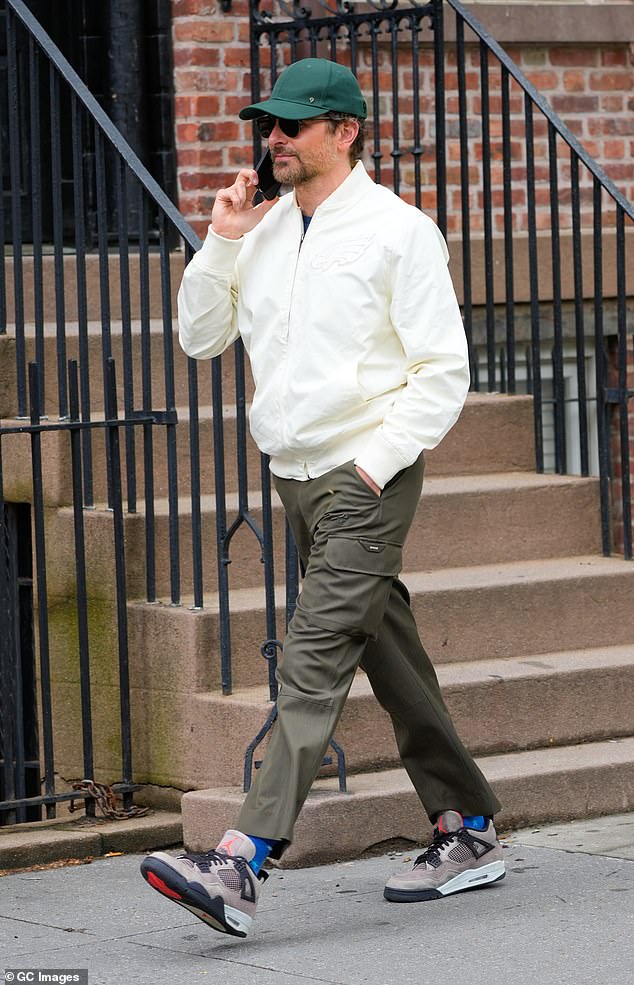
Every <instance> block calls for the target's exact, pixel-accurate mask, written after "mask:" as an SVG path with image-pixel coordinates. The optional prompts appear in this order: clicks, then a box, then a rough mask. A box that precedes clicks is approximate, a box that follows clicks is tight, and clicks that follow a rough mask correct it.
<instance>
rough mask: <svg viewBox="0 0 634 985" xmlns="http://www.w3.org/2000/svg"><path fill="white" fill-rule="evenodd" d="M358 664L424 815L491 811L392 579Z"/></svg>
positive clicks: (494, 805)
mask: <svg viewBox="0 0 634 985" xmlns="http://www.w3.org/2000/svg"><path fill="white" fill-rule="evenodd" d="M361 666H362V668H363V670H364V671H365V672H366V674H367V676H368V680H369V681H370V685H371V687H372V690H373V691H374V694H375V695H376V698H377V700H378V701H379V703H380V704H381V705H382V707H383V708H385V710H386V711H387V712H388V713H389V715H390V717H391V719H392V725H393V727H394V733H395V736H396V743H397V746H398V751H399V755H400V758H401V761H402V763H403V766H404V767H405V769H406V770H407V773H408V775H409V777H410V780H411V781H412V784H413V786H414V789H415V790H416V792H417V794H418V796H419V798H420V800H421V802H422V804H423V806H424V808H425V810H426V812H427V815H428V816H429V818H430V820H433V819H434V817H435V816H436V815H437V814H440V813H441V812H442V811H444V810H458V811H460V812H461V813H462V814H464V815H478V814H483V815H485V816H486V815H492V814H495V813H496V812H497V811H498V810H499V809H500V804H499V802H498V800H497V798H496V797H495V795H494V793H493V791H492V790H491V788H490V786H489V784H488V783H487V781H486V779H485V778H484V776H483V774H482V772H481V770H480V769H479V768H478V766H477V765H476V763H475V762H474V760H473V757H472V756H471V754H470V753H469V752H468V751H467V749H465V747H464V745H463V744H462V742H461V741H460V739H459V737H458V735H457V733H456V730H455V728H454V725H453V722H452V720H451V716H450V715H449V712H448V710H447V707H446V705H445V702H444V701H443V698H442V694H441V691H440V687H439V685H438V678H437V677H436V672H435V670H434V667H433V665H432V663H431V661H430V659H429V657H428V656H427V653H426V652H425V649H424V647H423V645H422V643H421V641H420V639H419V636H418V631H417V628H416V623H415V620H414V616H413V614H412V610H411V609H410V606H409V594H408V592H407V589H406V588H405V586H404V585H403V584H402V583H401V582H400V581H398V579H396V580H395V581H394V583H393V586H392V591H391V594H390V599H389V602H388V605H387V608H386V612H385V616H384V618H383V623H382V625H381V631H380V634H379V637H378V639H376V640H369V641H368V644H367V646H366V648H365V651H364V654H363V659H362V661H361Z"/></svg>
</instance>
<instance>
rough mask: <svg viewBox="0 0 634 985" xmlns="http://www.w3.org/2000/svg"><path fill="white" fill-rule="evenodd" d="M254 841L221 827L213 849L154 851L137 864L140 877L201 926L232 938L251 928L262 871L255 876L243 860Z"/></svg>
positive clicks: (247, 858) (264, 876)
mask: <svg viewBox="0 0 634 985" xmlns="http://www.w3.org/2000/svg"><path fill="white" fill-rule="evenodd" d="M254 855H255V845H254V844H253V842H252V841H251V839H250V838H248V837H247V836H246V835H243V834H242V833H241V832H240V831H227V833H226V834H225V836H224V838H223V839H222V841H221V842H220V844H219V845H218V847H217V848H216V849H215V850H214V851H211V852H202V853H201V854H184V855H176V856H174V855H168V854H167V853H166V852H154V853H153V854H152V855H148V857H147V858H145V859H144V860H143V862H142V863H141V874H142V875H143V878H144V879H145V880H146V882H148V883H149V884H150V886H152V888H153V889H156V890H157V892H159V893H161V894H162V895H163V896H166V897H167V899H170V900H173V901H174V903H178V905H179V906H184V907H185V909H186V910H189V911H190V913H193V914H194V916H196V917H199V918H200V919H201V920H204V922H205V923H206V924H208V925H209V926H210V927H213V929H214V930H218V931H220V933H221V934H232V935H233V936H234V937H246V936H247V933H248V931H249V930H250V929H251V924H252V923H253V918H254V916H255V909H256V907H257V904H258V897H259V895H260V890H261V888H262V882H263V881H264V880H265V879H268V876H267V874H266V873H265V872H260V873H259V875H257V876H256V875H255V874H254V873H253V871H252V869H251V867H250V866H249V862H250V861H251V859H252V858H253V857H254Z"/></svg>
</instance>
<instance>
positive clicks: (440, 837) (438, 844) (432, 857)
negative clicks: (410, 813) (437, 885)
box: [414, 828, 469, 868]
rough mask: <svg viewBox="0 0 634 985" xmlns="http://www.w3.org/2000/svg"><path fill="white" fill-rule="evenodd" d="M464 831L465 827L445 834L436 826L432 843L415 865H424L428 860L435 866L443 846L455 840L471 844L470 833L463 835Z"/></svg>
mask: <svg viewBox="0 0 634 985" xmlns="http://www.w3.org/2000/svg"><path fill="white" fill-rule="evenodd" d="M464 833H465V830H464V828H461V829H460V830H459V831H450V832H449V833H448V834H443V833H442V831H439V830H438V828H434V836H433V840H432V843H431V845H430V846H429V848H426V849H425V851H424V852H423V853H422V854H421V855H419V856H418V858H417V859H416V861H415V862H414V867H416V866H417V865H424V864H425V863H426V862H429V864H430V865H433V866H434V868H435V867H436V866H437V865H438V863H439V862H440V850H441V848H445V847H447V846H448V845H450V844H451V843H452V842H453V841H462V842H464V843H465V844H466V845H469V841H468V835H467V837H466V838H465V837H462V835H463V834H464Z"/></svg>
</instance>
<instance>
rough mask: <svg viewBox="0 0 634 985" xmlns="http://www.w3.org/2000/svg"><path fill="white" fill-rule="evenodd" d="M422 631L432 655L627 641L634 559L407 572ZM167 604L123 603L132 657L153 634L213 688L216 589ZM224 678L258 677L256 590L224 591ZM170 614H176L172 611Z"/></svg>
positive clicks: (471, 657) (255, 680)
mask: <svg viewBox="0 0 634 985" xmlns="http://www.w3.org/2000/svg"><path fill="white" fill-rule="evenodd" d="M405 582H406V584H407V586H408V588H409V590H410V594H411V596H412V608H413V611H414V614H415V616H416V620H417V623H418V627H419V631H420V634H421V638H422V640H423V642H424V644H425V646H426V648H427V651H428V653H429V655H430V657H431V659H432V660H433V662H434V663H435V664H445V663H452V662H456V661H458V662H462V661H465V660H467V661H477V660H485V659H506V658H520V657H529V658H532V657H533V656H535V655H539V654H547V653H550V652H551V651H552V650H556V649H560V650H562V649H565V650H581V649H586V648H594V647H604V646H606V645H614V646H621V645H628V644H629V643H631V641H632V640H634V606H632V598H634V564H632V563H631V562H628V561H623V560H621V559H619V558H602V557H577V558H553V559H548V560H539V561H514V562H509V563H502V564H491V565H476V566H473V567H470V568H452V569H445V570H439V571H429V572H421V571H418V572H410V573H408V574H407V576H406V578H405ZM276 603H277V608H276V625H277V629H276V632H277V635H278V638H281V636H282V633H283V627H284V605H285V592H284V588H283V586H279V585H278V586H277V589H276ZM191 604H192V600H191V599H187V598H183V605H182V607H180V608H178V609H175V608H174V606H171V605H168V604H156V605H146V604H143V603H130V606H129V611H130V620H131V623H134V626H135V634H136V635H135V640H136V646H137V647H138V648H139V654H140V656H139V659H142V660H143V661H144V662H145V665H146V666H147V667H148V668H150V667H153V666H154V662H155V660H156V655H155V653H154V650H153V647H152V646H146V645H145V643H144V641H145V640H148V641H149V640H153V639H158V640H160V641H161V649H163V650H167V651H168V652H169V653H170V654H172V670H173V672H174V674H176V675H178V674H185V675H187V674H189V673H190V670H189V669H188V668H189V667H190V666H191V665H192V664H193V665H195V666H199V661H200V660H201V659H202V660H203V661H204V673H205V676H206V679H207V680H208V682H209V683H208V684H207V685H206V687H205V689H206V690H214V689H216V688H218V687H220V683H221V674H220V655H219V654H220V621H219V616H218V596H217V595H211V596H208V597H206V598H205V599H204V607H203V609H202V610H200V611H195V612H194V611H190V609H189V608H188V606H191ZM231 612H232V615H231V662H232V669H233V686H234V687H237V688H241V687H250V686H252V685H257V684H261V683H263V682H264V681H266V679H267V677H266V664H265V661H264V659H263V658H262V657H261V656H260V648H261V646H262V644H263V642H264V641H265V640H266V639H268V637H269V633H268V632H267V623H266V611H265V607H264V593H263V591H262V590H261V589H236V590H235V591H232V593H231ZM175 613H178V614H177V615H175Z"/></svg>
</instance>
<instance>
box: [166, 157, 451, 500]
mask: <svg viewBox="0 0 634 985" xmlns="http://www.w3.org/2000/svg"><path fill="white" fill-rule="evenodd" d="M447 260H448V252H447V247H446V245H445V242H444V239H443V237H442V235H441V233H440V231H439V229H438V228H437V226H436V225H435V223H434V222H433V221H432V220H431V219H430V218H429V217H428V216H425V215H424V214H423V213H422V212H420V211H419V210H418V209H416V208H414V207H413V206H410V205H407V204H406V203H404V202H403V201H402V200H401V199H399V198H398V197H397V196H396V195H394V194H393V193H392V192H391V191H389V190H388V189H386V188H383V187H381V186H380V185H377V184H375V183H374V182H373V181H372V179H371V178H370V177H369V175H368V174H367V172H366V170H365V168H364V167H363V164H361V163H360V162H359V163H358V164H357V165H356V166H355V168H354V169H353V171H352V172H351V174H350V175H349V177H348V178H346V180H345V181H344V182H343V183H342V184H341V185H340V186H339V187H338V188H337V189H336V190H335V191H334V192H333V194H332V195H330V196H329V197H328V198H327V199H326V200H325V201H324V202H323V203H322V204H321V205H320V206H319V208H318V209H317V210H316V211H315V214H314V216H313V218H312V221H311V223H310V226H309V228H308V231H307V233H306V235H305V236H304V227H303V222H302V215H301V211H300V209H299V207H298V205H297V202H296V199H295V195H294V194H288V195H284V196H282V198H281V199H280V201H279V202H278V203H277V204H276V205H275V207H274V208H273V209H271V211H270V212H269V213H268V214H267V215H266V216H265V217H264V219H263V220H262V221H261V222H260V224H259V225H258V226H257V227H256V228H255V229H254V230H252V231H251V232H250V233H247V234H246V235H245V236H244V237H242V239H240V240H228V239H225V238H223V237H220V236H218V235H217V234H216V233H214V231H213V229H212V227H211V226H210V227H209V232H208V235H207V237H206V239H205V242H204V244H203V246H202V248H201V250H200V251H199V252H198V253H197V254H196V255H195V256H194V258H193V259H192V261H191V263H190V264H189V265H188V267H187V268H186V270H185V273H184V276H183V282H182V285H181V288H180V291H179V296H178V318H179V337H180V343H181V345H182V347H183V349H184V350H185V352H186V353H187V354H188V355H189V356H192V357H194V358H195V359H209V358H211V357H213V356H217V355H219V354H220V353H221V352H222V351H223V350H224V349H226V348H227V346H229V345H230V344H231V343H232V342H234V341H235V339H237V338H238V335H241V336H242V338H243V340H244V344H245V347H246V350H247V352H248V354H249V357H250V360H251V368H252V371H253V376H254V380H255V384H256V389H255V396H254V399H253V404H252V407H251V414H250V425H251V432H252V434H253V438H254V439H255V441H256V443H257V445H258V446H259V448H260V449H261V451H263V452H266V453H267V454H268V455H270V457H271V470H272V472H273V473H274V474H275V475H278V476H281V477H282V478H291V479H308V478H316V477H317V476H319V475H323V474H324V473H325V472H328V471H330V470H331V469H333V468H336V467H337V466H339V465H342V464H343V463H344V462H347V461H350V460H353V459H354V461H355V464H357V465H358V466H360V467H361V468H362V469H364V470H365V471H366V472H367V473H368V475H370V476H371V477H372V478H373V479H374V481H375V482H376V483H377V485H378V486H380V487H381V488H383V487H384V486H385V484H386V483H387V482H388V481H389V480H390V479H391V478H392V477H393V476H394V475H395V474H396V473H397V472H399V471H400V470H401V469H403V468H405V467H406V466H408V465H411V464H412V463H413V462H415V461H416V459H417V458H418V456H419V455H420V453H421V451H422V450H423V449H426V448H434V447H435V445H437V444H438V442H439V441H440V440H441V439H442V438H443V437H444V435H445V434H446V433H447V431H448V430H449V429H450V428H451V427H452V425H453V424H454V423H455V421H456V420H457V418H458V415H459V413H460V410H461V409H462V406H463V404H464V401H465V398H466V395H467V390H468V387H469V370H468V358H467V345H466V340H465V334H464V329H463V324H462V319H461V316H460V311H459V308H458V303H457V301H456V296H455V293H454V289H453V285H452V283H451V279H450V277H449V272H448V270H447Z"/></svg>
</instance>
